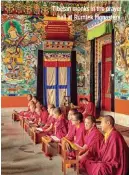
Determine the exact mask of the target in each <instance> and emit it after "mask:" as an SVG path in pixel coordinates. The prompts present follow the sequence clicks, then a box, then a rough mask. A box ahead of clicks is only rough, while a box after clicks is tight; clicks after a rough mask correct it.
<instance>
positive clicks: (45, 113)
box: [39, 107, 49, 127]
mask: <svg viewBox="0 0 129 175" xmlns="http://www.w3.org/2000/svg"><path fill="white" fill-rule="evenodd" d="M48 115H49V114H48V111H47V109H46V108H45V107H44V110H42V109H41V110H40V119H39V125H40V126H41V127H42V126H44V125H45V123H46V122H47V119H48Z"/></svg>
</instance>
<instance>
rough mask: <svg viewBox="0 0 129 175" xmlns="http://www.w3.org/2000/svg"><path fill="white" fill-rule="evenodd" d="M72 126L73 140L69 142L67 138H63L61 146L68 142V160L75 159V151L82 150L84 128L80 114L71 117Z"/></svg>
mask: <svg viewBox="0 0 129 175" xmlns="http://www.w3.org/2000/svg"><path fill="white" fill-rule="evenodd" d="M72 124H73V125H74V127H75V132H74V134H75V135H74V140H73V141H72V142H71V141H70V140H68V139H67V138H63V141H62V145H63V144H64V142H68V156H69V158H70V159H74V158H75V157H76V155H75V150H82V149H80V147H83V145H84V135H85V126H84V123H83V115H82V114H81V113H80V112H77V113H74V114H73V115H72Z"/></svg>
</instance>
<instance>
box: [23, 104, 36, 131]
mask: <svg viewBox="0 0 129 175" xmlns="http://www.w3.org/2000/svg"><path fill="white" fill-rule="evenodd" d="M35 109H36V106H35V104H33V105H31V106H30V112H29V113H28V114H26V115H25V116H24V119H25V121H24V123H25V125H24V127H25V128H24V129H25V131H28V130H29V127H30V124H34V123H35V122H36V120H37V117H38V116H37V113H36V112H35Z"/></svg>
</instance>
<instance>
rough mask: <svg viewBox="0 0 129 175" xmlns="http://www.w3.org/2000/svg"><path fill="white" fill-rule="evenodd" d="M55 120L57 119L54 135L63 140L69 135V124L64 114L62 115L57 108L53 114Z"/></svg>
mask: <svg viewBox="0 0 129 175" xmlns="http://www.w3.org/2000/svg"><path fill="white" fill-rule="evenodd" d="M53 116H54V118H55V119H56V121H55V125H54V127H55V133H54V135H55V136H56V137H57V138H58V139H61V138H63V137H65V136H66V134H67V122H66V119H65V117H64V116H63V114H62V113H61V109H60V108H55V109H54V113H53Z"/></svg>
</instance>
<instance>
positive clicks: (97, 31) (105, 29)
mask: <svg viewBox="0 0 129 175" xmlns="http://www.w3.org/2000/svg"><path fill="white" fill-rule="evenodd" d="M108 18H109V16H107V19H96V20H92V21H91V22H89V23H88V24H86V26H85V27H86V32H87V40H93V39H94V38H98V37H100V36H102V35H104V34H108V33H111V32H112V28H113V27H112V21H111V20H110V19H108Z"/></svg>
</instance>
